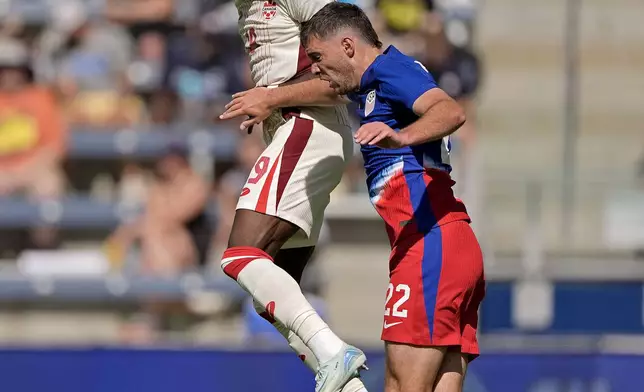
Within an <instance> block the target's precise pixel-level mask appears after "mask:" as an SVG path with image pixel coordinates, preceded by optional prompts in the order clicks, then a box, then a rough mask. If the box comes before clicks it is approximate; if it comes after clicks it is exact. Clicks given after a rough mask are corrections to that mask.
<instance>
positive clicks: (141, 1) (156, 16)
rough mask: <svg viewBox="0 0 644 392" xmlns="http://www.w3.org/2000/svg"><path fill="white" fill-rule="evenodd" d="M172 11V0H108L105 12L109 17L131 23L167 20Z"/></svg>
mask: <svg viewBox="0 0 644 392" xmlns="http://www.w3.org/2000/svg"><path fill="white" fill-rule="evenodd" d="M172 11H173V2H172V0H138V1H127V2H125V4H124V2H122V1H114V0H108V1H107V6H106V9H105V14H106V16H107V17H108V18H109V19H112V20H115V21H118V22H124V23H131V22H144V21H157V20H167V19H168V18H169V17H170V16H171V15H172Z"/></svg>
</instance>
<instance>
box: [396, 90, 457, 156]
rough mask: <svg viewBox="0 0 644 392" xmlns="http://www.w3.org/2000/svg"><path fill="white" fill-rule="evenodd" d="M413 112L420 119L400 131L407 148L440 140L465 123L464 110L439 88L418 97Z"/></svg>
mask: <svg viewBox="0 0 644 392" xmlns="http://www.w3.org/2000/svg"><path fill="white" fill-rule="evenodd" d="M413 110H414V113H416V114H417V115H418V116H420V118H419V119H418V120H416V121H415V122H414V123H412V124H411V125H409V126H407V127H405V128H403V129H401V130H400V137H401V139H402V142H403V144H404V145H407V146H414V145H417V144H422V143H426V142H430V141H433V140H440V139H442V138H444V137H445V136H448V135H451V134H452V133H454V132H455V131H456V130H457V129H458V128H460V127H461V126H462V125H463V124H464V123H465V112H464V111H463V108H462V107H461V106H460V105H459V104H458V103H456V101H454V100H453V99H452V98H451V97H450V96H449V95H447V94H446V93H445V92H444V91H443V90H441V89H439V88H433V89H431V90H429V91H427V92H426V93H425V94H423V95H421V96H420V97H418V99H417V100H416V102H414V106H413Z"/></svg>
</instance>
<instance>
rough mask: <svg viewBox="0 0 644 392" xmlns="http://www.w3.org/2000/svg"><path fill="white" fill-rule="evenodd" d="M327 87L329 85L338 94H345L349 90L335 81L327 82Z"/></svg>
mask: <svg viewBox="0 0 644 392" xmlns="http://www.w3.org/2000/svg"><path fill="white" fill-rule="evenodd" d="M329 87H331V88H332V89H333V91H334V92H335V93H336V94H338V95H345V94H347V93H348V92H349V90H347V88H345V87H343V86H340V85H339V84H337V83H335V82H329Z"/></svg>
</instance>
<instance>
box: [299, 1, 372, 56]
mask: <svg viewBox="0 0 644 392" xmlns="http://www.w3.org/2000/svg"><path fill="white" fill-rule="evenodd" d="M345 28H350V29H353V30H355V31H356V32H358V33H360V35H361V36H362V38H363V39H364V40H365V41H367V43H369V44H371V45H373V46H375V47H376V48H379V49H380V48H381V47H382V42H380V40H379V39H378V34H377V33H376V30H374V28H373V26H372V25H371V21H370V20H369V18H368V17H367V15H366V14H365V13H364V11H363V10H362V9H361V8H360V7H358V6H357V5H353V4H348V3H342V2H336V1H334V2H332V3H329V4H327V5H325V6H324V7H322V9H321V10H319V11H318V12H317V13H316V14H315V15H313V17H312V18H311V19H310V20H309V21H307V22H304V23H303V24H302V29H301V32H300V38H301V40H302V43H304V44H306V43H307V42H308V40H309V38H310V37H316V38H319V39H324V38H326V37H328V36H329V35H332V34H335V33H337V32H338V31H340V30H341V29H345Z"/></svg>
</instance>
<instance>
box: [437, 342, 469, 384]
mask: <svg viewBox="0 0 644 392" xmlns="http://www.w3.org/2000/svg"><path fill="white" fill-rule="evenodd" d="M467 363H468V354H464V353H461V351H460V350H459V349H458V348H455V347H450V348H449V349H448V350H447V352H446V353H445V357H444V358H443V362H442V363H441V367H440V370H439V371H438V375H437V376H436V381H435V383H434V392H461V391H462V390H463V382H464V381H465V372H466V371H467Z"/></svg>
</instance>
